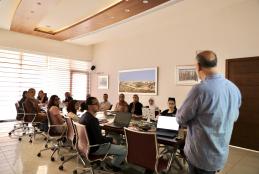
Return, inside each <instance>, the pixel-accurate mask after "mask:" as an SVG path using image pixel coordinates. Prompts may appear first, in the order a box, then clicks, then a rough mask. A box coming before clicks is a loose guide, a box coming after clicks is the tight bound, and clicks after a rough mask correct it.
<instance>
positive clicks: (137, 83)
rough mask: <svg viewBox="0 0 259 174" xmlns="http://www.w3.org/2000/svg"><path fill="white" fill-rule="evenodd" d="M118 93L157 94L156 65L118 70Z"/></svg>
mask: <svg viewBox="0 0 259 174" xmlns="http://www.w3.org/2000/svg"><path fill="white" fill-rule="evenodd" d="M118 76H119V77H118V79H119V80H118V89H119V93H125V94H141V95H157V67H156V68H145V69H132V70H124V71H119V74H118Z"/></svg>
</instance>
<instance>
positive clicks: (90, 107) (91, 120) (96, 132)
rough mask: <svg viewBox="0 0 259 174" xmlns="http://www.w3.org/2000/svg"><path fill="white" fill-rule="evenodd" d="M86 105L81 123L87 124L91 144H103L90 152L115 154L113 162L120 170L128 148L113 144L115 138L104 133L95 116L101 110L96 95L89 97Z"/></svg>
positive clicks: (116, 168) (114, 166)
mask: <svg viewBox="0 0 259 174" xmlns="http://www.w3.org/2000/svg"><path fill="white" fill-rule="evenodd" d="M86 107H87V112H86V113H85V114H84V115H83V116H82V117H81V118H80V120H79V123H81V124H84V125H85V126H86V129H87V133H88V138H89V142H90V145H95V144H102V145H101V146H96V147H92V148H91V149H90V153H92V154H94V155H104V154H106V153H108V154H111V155H114V158H113V159H112V161H111V164H112V166H113V168H114V169H115V170H119V169H120V168H121V163H122V162H123V160H124V159H125V157H126V154H127V151H126V148H125V147H124V146H120V145H115V144H111V143H112V142H113V139H112V138H111V137H105V136H103V135H102V132H101V128H100V125H99V121H98V119H97V118H96V117H95V116H96V113H97V112H98V111H99V102H98V100H97V99H96V98H95V97H89V98H88V99H87V100H86Z"/></svg>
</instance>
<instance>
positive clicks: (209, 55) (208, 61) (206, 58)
mask: <svg viewBox="0 0 259 174" xmlns="http://www.w3.org/2000/svg"><path fill="white" fill-rule="evenodd" d="M196 59H197V61H198V64H199V65H200V67H201V68H214V67H216V66H217V55H216V54H215V53H214V52H213V51H210V50H206V51H202V52H200V53H199V54H198V55H197V56H196Z"/></svg>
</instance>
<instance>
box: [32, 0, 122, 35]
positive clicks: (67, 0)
mask: <svg viewBox="0 0 259 174" xmlns="http://www.w3.org/2000/svg"><path fill="white" fill-rule="evenodd" d="M120 1H121V0H60V1H59V2H58V3H57V5H56V6H53V7H52V8H51V9H50V10H49V11H48V13H47V15H46V16H45V17H44V18H43V19H42V20H41V21H40V23H39V24H38V26H37V27H38V28H45V29H48V30H51V31H54V32H56V31H59V30H62V29H64V28H66V27H68V26H71V25H73V24H75V23H77V22H80V21H82V20H84V19H86V18H88V17H91V16H93V15H95V14H97V13H99V12H101V11H103V10H104V9H106V8H108V7H110V6H112V5H115V4H116V3H118V2H120Z"/></svg>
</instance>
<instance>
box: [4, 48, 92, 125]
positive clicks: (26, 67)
mask: <svg viewBox="0 0 259 174" xmlns="http://www.w3.org/2000/svg"><path fill="white" fill-rule="evenodd" d="M90 65H91V64H90V62H86V61H79V60H72V59H64V58H57V57H48V56H44V55H36V54H29V53H21V52H16V51H8V50H1V49H0V110H1V115H0V120H9V119H15V118H16V110H15V105H14V104H15V102H17V101H18V100H20V99H21V97H22V92H23V91H24V90H28V89H29V88H35V89H36V97H37V93H38V91H39V90H43V91H44V92H46V93H47V95H48V97H49V98H50V96H51V95H53V94H56V95H58V96H59V97H60V98H61V99H64V93H65V92H66V91H74V93H75V96H73V97H74V98H75V99H85V96H86V94H87V93H89V83H88V80H89V77H88V72H87V71H88V70H89V67H90ZM76 71H80V72H81V74H85V76H84V77H85V79H84V80H82V79H80V78H75V79H72V78H73V75H72V73H73V72H76ZM76 84H78V85H76ZM73 86H76V88H75V89H74V90H73V89H72V88H73ZM71 87H72V88H71ZM78 89H80V91H78ZM72 95H73V93H72ZM81 96H83V97H81Z"/></svg>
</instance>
